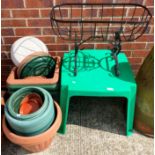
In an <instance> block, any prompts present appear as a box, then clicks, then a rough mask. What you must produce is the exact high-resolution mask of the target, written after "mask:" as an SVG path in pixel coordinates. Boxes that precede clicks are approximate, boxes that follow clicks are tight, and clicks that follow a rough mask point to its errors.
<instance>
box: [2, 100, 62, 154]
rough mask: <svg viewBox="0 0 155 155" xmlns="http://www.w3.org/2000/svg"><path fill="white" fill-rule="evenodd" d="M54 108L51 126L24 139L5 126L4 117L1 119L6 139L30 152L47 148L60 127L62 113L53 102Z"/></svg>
mask: <svg viewBox="0 0 155 155" xmlns="http://www.w3.org/2000/svg"><path fill="white" fill-rule="evenodd" d="M54 104H55V108H56V118H55V121H54V123H53V124H52V126H51V127H50V128H49V129H48V130H47V131H45V132H43V133H41V134H39V135H36V136H31V137H24V136H19V135H16V134H14V133H13V132H12V131H11V130H10V129H9V128H8V126H7V124H6V120H5V116H4V117H3V122H2V127H3V131H4V134H5V135H6V137H7V138H8V139H9V140H10V141H11V142H13V143H15V144H17V145H20V146H21V147H23V148H25V149H26V150H28V151H30V152H40V151H43V150H45V149H46V148H48V146H49V145H50V144H51V142H52V140H53V138H54V136H55V135H56V132H57V130H58V129H59V127H60V124H61V120H62V113H61V109H60V107H59V105H58V104H57V103H56V102H54Z"/></svg>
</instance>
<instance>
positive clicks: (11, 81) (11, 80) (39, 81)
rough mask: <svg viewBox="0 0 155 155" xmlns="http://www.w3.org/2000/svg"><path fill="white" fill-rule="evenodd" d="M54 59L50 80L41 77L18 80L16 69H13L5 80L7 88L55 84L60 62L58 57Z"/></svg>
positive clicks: (57, 78) (57, 79)
mask: <svg viewBox="0 0 155 155" xmlns="http://www.w3.org/2000/svg"><path fill="white" fill-rule="evenodd" d="M54 58H55V59H56V67H55V71H54V76H53V77H52V78H45V77H41V76H32V77H28V78H25V79H18V78H17V75H16V71H17V68H16V67H14V68H13V69H12V70H11V72H10V74H9V76H8V78H7V81H6V83H7V85H8V87H9V86H10V87H11V86H13V85H16V86H17V85H18V86H21V87H22V86H24V85H51V84H57V83H58V81H59V70H60V60H61V58H60V57H59V56H56V57H54Z"/></svg>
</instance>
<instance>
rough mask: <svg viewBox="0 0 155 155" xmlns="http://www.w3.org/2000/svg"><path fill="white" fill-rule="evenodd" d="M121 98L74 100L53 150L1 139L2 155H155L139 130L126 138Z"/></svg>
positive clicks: (54, 142)
mask: <svg viewBox="0 0 155 155" xmlns="http://www.w3.org/2000/svg"><path fill="white" fill-rule="evenodd" d="M117 102H122V101H120V100H119V99H112V100H110V99H104V98H87V97H82V98H81V97H78V98H73V99H72V100H71V103H70V108H69V116H68V122H67V132H66V134H65V135H61V134H57V136H56V137H55V139H54V140H53V142H52V144H51V145H50V147H49V148H48V149H47V150H45V151H43V152H40V153H33V154H32V153H29V152H27V151H26V150H24V149H22V148H21V147H19V146H17V145H14V144H12V143H10V142H9V141H8V140H7V139H6V138H5V137H4V136H3V138H2V148H1V151H2V152H1V153H2V155H25V154H27V155H28V154H29V155H30V154H31V155H153V152H154V140H153V138H148V137H146V136H143V135H141V134H139V133H137V132H136V131H134V133H133V135H132V136H130V137H126V136H125V117H124V116H125V115H124V106H122V105H124V104H123V102H122V104H116V103H117Z"/></svg>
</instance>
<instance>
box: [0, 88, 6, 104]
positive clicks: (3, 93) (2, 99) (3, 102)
mask: <svg viewBox="0 0 155 155" xmlns="http://www.w3.org/2000/svg"><path fill="white" fill-rule="evenodd" d="M5 94H6V91H3V90H2V91H1V107H2V106H4V104H5V101H4V96H5Z"/></svg>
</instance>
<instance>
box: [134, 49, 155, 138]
mask: <svg viewBox="0 0 155 155" xmlns="http://www.w3.org/2000/svg"><path fill="white" fill-rule="evenodd" d="M153 66H154V48H153V49H152V51H151V52H150V54H149V55H148V56H147V58H146V59H145V60H144V63H143V65H142V66H141V68H140V70H139V73H138V75H137V77H136V81H137V86H138V90H137V100H136V110H135V122H134V127H135V129H136V130H138V131H139V132H141V133H143V134H144V135H147V136H151V137H153V135H154V87H153V86H154V72H153V68H154V67H153Z"/></svg>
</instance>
